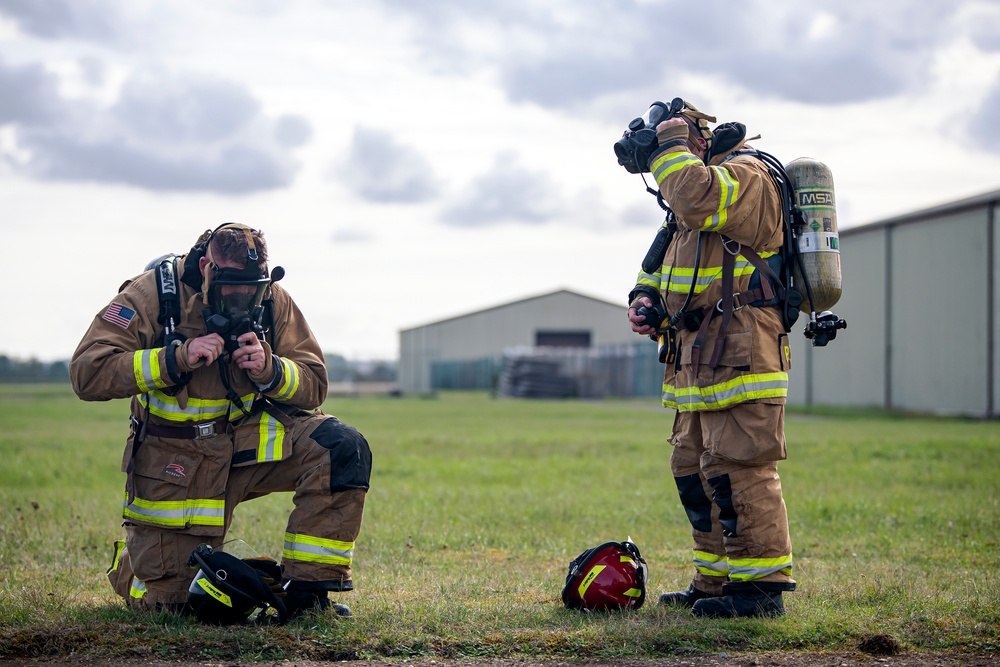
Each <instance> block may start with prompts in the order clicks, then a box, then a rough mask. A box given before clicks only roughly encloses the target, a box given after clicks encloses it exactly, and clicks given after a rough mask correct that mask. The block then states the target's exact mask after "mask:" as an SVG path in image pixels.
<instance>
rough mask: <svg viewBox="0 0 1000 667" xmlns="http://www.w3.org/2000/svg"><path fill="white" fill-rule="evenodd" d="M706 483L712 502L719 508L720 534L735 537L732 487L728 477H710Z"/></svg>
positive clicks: (734, 510) (734, 509) (734, 508)
mask: <svg viewBox="0 0 1000 667" xmlns="http://www.w3.org/2000/svg"><path fill="white" fill-rule="evenodd" d="M708 483H709V484H710V485H711V486H712V500H714V501H715V504H716V505H718V506H719V523H721V524H722V534H723V535H725V536H726V537H736V507H735V506H733V486H732V484H731V483H730V481H729V475H719V476H718V477H712V478H711V479H709V480H708Z"/></svg>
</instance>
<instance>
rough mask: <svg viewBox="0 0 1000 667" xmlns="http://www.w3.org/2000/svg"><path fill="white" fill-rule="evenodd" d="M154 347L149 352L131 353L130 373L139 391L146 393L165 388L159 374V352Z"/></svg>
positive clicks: (161, 376) (164, 383) (164, 381)
mask: <svg viewBox="0 0 1000 667" xmlns="http://www.w3.org/2000/svg"><path fill="white" fill-rule="evenodd" d="M162 349H163V348H161V347H154V348H152V349H150V350H138V351H136V352H133V353H132V373H133V375H135V384H136V385H137V386H138V387H139V391H141V392H142V393H146V392H148V391H152V390H153V389H163V388H164V387H166V386H167V382H166V380H164V379H163V374H162V373H161V372H160V350H162Z"/></svg>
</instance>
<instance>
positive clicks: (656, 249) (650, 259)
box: [642, 209, 677, 273]
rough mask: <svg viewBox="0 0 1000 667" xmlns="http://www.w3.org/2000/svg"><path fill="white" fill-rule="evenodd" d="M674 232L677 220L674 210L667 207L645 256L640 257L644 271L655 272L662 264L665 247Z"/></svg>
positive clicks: (668, 244) (665, 251)
mask: <svg viewBox="0 0 1000 667" xmlns="http://www.w3.org/2000/svg"><path fill="white" fill-rule="evenodd" d="M675 233H677V222H675V219H674V212H673V211H671V210H669V209H667V218H666V220H664V221H663V225H662V226H661V227H660V228H659V229H658V230H657V231H656V236H655V237H653V242H652V243H651V244H650V246H649V250H647V251H646V256H645V257H643V259H642V270H643V271H644V272H645V273H656V272H657V271H659V270H660V267H662V266H663V258H664V257H665V256H666V254H667V248H668V247H670V241H672V240H673V238H674V234H675Z"/></svg>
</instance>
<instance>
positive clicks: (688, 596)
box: [656, 584, 715, 608]
mask: <svg viewBox="0 0 1000 667" xmlns="http://www.w3.org/2000/svg"><path fill="white" fill-rule="evenodd" d="M712 597H715V596H714V595H711V594H709V593H706V592H705V591H700V590H698V589H697V588H695V587H694V584H691V585H690V586H688V589H687V590H686V591H677V592H674V593H664V594H663V595H661V596H660V600H659V601H658V602H657V603H656V604H657V605H659V606H661V607H687V608H690V607H693V606H694V603H695V602H697V601H698V600H704V599H705V598H712Z"/></svg>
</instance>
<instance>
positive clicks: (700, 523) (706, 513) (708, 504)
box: [674, 473, 712, 533]
mask: <svg viewBox="0 0 1000 667" xmlns="http://www.w3.org/2000/svg"><path fill="white" fill-rule="evenodd" d="M674 482H675V483H676V484H677V492H678V494H680V497H681V505H682V506H683V507H684V512H685V513H686V514H687V517H688V521H690V522H691V527H692V528H694V529H695V530H698V531H701V532H703V533H710V532H712V501H711V500H709V498H708V495H707V494H706V493H705V488H704V487H703V486H702V484H701V475H698V474H697V473H696V474H694V475H685V476H683V477H674Z"/></svg>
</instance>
